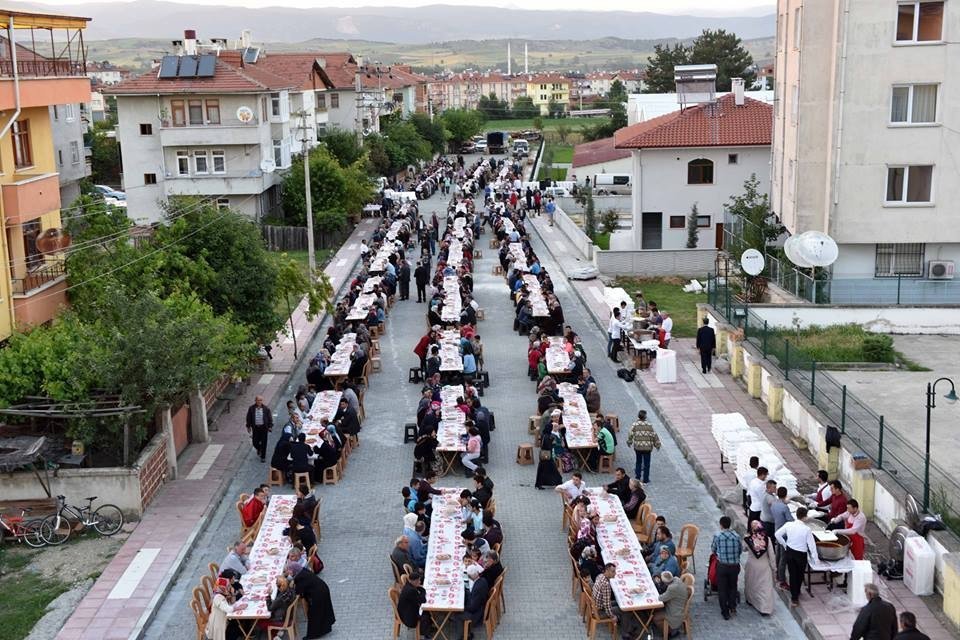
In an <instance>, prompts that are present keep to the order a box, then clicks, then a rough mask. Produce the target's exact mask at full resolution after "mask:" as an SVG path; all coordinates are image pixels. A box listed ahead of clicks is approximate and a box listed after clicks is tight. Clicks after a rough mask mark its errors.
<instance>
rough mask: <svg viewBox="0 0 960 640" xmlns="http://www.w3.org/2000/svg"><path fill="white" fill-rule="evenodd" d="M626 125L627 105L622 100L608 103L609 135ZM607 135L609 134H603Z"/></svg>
mask: <svg viewBox="0 0 960 640" xmlns="http://www.w3.org/2000/svg"><path fill="white" fill-rule="evenodd" d="M625 126H627V107H626V106H625V105H624V103H622V102H614V103H612V104H611V105H610V123H609V126H608V130H609V132H610V134H609V135H610V136H612V135H613V133H614V132H615V131H617V130H619V129H623V128H624V127H625ZM605 137H609V136H605Z"/></svg>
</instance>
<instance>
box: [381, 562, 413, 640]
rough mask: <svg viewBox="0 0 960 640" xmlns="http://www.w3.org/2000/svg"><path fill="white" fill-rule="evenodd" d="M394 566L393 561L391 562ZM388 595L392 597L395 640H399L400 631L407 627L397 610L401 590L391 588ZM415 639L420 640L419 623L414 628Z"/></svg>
mask: <svg viewBox="0 0 960 640" xmlns="http://www.w3.org/2000/svg"><path fill="white" fill-rule="evenodd" d="M390 564H393V561H391V562H390ZM387 595H388V596H390V604H391V605H392V606H393V638H394V640H397V638H399V637H400V629H401V628H402V627H406V625H405V624H403V621H402V620H401V619H400V612H399V611H398V610H397V606H398V605H399V604H400V589H398V588H396V587H390V588H389V589H387ZM413 632H414V636H413V637H414V638H415V639H416V640H420V623H419V622H418V623H417V626H416V627H414V628H413Z"/></svg>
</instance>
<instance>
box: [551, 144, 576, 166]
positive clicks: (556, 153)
mask: <svg viewBox="0 0 960 640" xmlns="http://www.w3.org/2000/svg"><path fill="white" fill-rule="evenodd" d="M549 148H550V149H553V161H554V163H563V162H565V163H568V164H569V163H571V162H573V145H572V144H555V145H550V147H549Z"/></svg>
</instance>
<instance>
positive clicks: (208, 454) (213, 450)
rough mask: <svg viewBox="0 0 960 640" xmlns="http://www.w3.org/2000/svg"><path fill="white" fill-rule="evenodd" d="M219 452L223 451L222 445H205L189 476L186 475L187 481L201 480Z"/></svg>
mask: <svg viewBox="0 0 960 640" xmlns="http://www.w3.org/2000/svg"><path fill="white" fill-rule="evenodd" d="M221 451H223V445H222V444H210V445H207V448H206V450H205V451H204V452H203V455H201V456H200V457H199V458H198V459H197V462H196V464H194V465H193V469H191V470H190V473H189V475H187V480H203V478H204V476H206V475H207V471H210V467H211V465H213V462H214V460H216V459H217V456H218V455H220V452H221Z"/></svg>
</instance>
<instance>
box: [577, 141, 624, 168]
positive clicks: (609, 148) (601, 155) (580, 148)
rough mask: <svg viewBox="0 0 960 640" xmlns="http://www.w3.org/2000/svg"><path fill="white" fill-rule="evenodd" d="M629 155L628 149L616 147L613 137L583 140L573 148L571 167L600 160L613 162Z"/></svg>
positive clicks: (598, 162)
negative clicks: (591, 140)
mask: <svg viewBox="0 0 960 640" xmlns="http://www.w3.org/2000/svg"><path fill="white" fill-rule="evenodd" d="M629 157H630V150H629V149H617V148H616V146H614V139H613V138H612V137H611V138H602V139H600V140H594V141H593V142H584V143H583V144H578V145H577V146H575V147H574V148H573V168H574V169H576V168H577V167H584V166H587V165H591V164H600V163H602V162H613V161H614V160H621V159H623V158H629Z"/></svg>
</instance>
